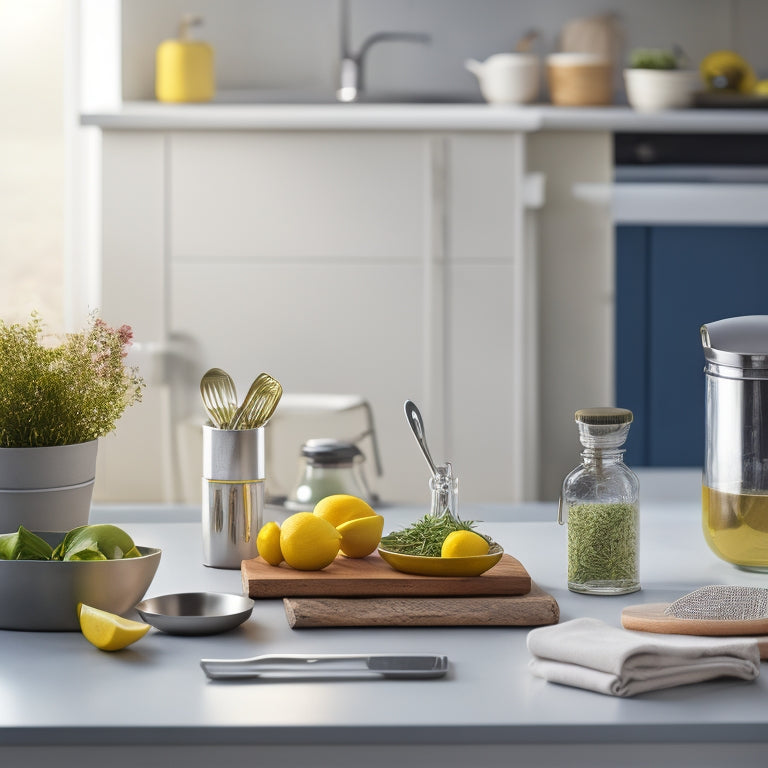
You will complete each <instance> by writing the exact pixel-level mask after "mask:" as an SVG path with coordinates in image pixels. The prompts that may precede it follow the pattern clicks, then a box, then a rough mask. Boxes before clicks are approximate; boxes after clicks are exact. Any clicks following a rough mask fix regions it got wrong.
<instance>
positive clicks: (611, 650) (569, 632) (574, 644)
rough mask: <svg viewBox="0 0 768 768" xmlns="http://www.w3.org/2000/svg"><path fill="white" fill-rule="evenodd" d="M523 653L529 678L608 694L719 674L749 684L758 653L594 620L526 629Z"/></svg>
mask: <svg viewBox="0 0 768 768" xmlns="http://www.w3.org/2000/svg"><path fill="white" fill-rule="evenodd" d="M528 650H529V651H530V652H531V653H532V654H533V657H534V658H533V659H532V660H531V662H530V668H531V670H532V671H533V673H534V674H535V675H538V676H539V677H543V678H545V679H546V680H549V681H550V682H553V683H562V684H563V685H573V686H576V687H577V688H586V689H588V690H590V691H597V692H598V693H605V694H608V695H611V696H634V695H635V694H637V693H645V692H647V691H655V690H659V689H661V688H672V687H673V686H676V685H686V684H688V683H698V682H701V681H702V680H712V679H713V678H716V677H723V676H726V677H739V678H742V679H743V680H754V679H755V678H756V677H757V676H758V674H760V652H759V649H758V646H757V641H756V640H754V639H752V638H743V637H730V638H726V637H722V638H721V637H691V636H689V635H657V634H652V633H648V632H630V631H628V630H626V629H619V628H618V627H612V626H609V625H608V624H606V623H605V622H602V621H599V620H597V619H573V620H571V621H566V622H563V623H562V624H556V625H554V626H551V627H540V628H539V629H534V630H531V631H530V632H529V633H528Z"/></svg>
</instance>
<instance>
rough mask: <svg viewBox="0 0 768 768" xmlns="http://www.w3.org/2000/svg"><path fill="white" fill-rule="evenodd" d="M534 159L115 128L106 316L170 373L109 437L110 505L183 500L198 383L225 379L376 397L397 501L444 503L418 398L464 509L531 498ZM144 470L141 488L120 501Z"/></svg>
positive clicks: (105, 477) (104, 485) (461, 141)
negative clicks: (437, 494) (433, 491)
mask: <svg viewBox="0 0 768 768" xmlns="http://www.w3.org/2000/svg"><path fill="white" fill-rule="evenodd" d="M523 142H524V137H523V136H522V135H520V134H516V133H499V134H493V133H484V134H473V133H459V134H452V133H446V134H438V133H429V132H386V133H383V132H375V131H371V132H369V131H340V132H310V131H296V132H269V131H219V130H217V131H172V132H141V131H136V132H132V131H114V130H105V131H104V136H103V155H104V161H103V201H104V207H103V222H102V230H103V253H102V257H103V267H102V279H103V295H102V311H103V313H104V315H105V317H106V318H107V319H109V320H111V321H113V322H130V323H132V324H133V325H134V326H135V328H136V333H137V339H138V340H139V342H143V343H144V345H145V346H144V349H145V350H146V349H147V348H148V347H147V345H149V349H150V350H160V354H161V355H162V354H166V357H167V359H166V362H169V365H168V366H167V369H166V371H165V376H166V378H165V379H163V378H162V377H160V378H158V380H157V381H155V382H153V383H152V384H151V385H150V386H149V387H148V391H147V397H146V398H145V400H146V402H145V403H143V404H140V405H138V406H137V407H136V408H134V409H132V410H133V411H134V412H133V413H130V414H129V416H128V417H126V418H125V419H124V422H126V423H125V424H121V428H120V430H119V432H118V435H117V437H115V438H110V440H109V441H105V445H104V446H103V450H102V452H101V453H102V454H103V457H102V458H101V459H100V460H101V461H102V463H103V472H102V473H101V474H100V475H99V486H98V487H97V491H96V494H97V497H101V498H134V499H135V498H147V499H152V498H155V499H157V498H165V499H166V500H173V499H178V498H179V497H180V495H181V494H182V487H183V484H182V480H183V478H184V477H187V476H189V475H192V476H197V475H199V466H198V464H199V457H196V455H195V450H194V447H193V448H192V449H191V450H190V446H188V445H181V444H179V439H180V437H179V436H180V434H182V432H181V431H180V430H179V429H178V425H179V424H180V423H182V422H184V421H188V420H190V419H192V420H196V419H199V420H200V421H202V419H203V413H202V406H201V405H200V404H199V397H198V396H197V385H198V382H199V378H200V375H201V374H202V372H203V371H204V370H206V369H207V368H208V367H211V366H213V365H217V366H220V367H223V368H226V369H227V370H229V371H230V372H231V373H232V374H233V376H234V378H235V380H236V382H237V383H238V388H239V389H241V390H243V391H244V389H245V388H246V387H247V386H248V384H249V383H250V381H251V380H252V379H253V378H254V377H255V376H256V375H257V374H258V373H260V372H261V371H268V372H270V373H271V374H272V375H274V376H276V377H277V378H278V379H279V380H280V381H281V382H282V384H283V387H284V389H285V391H286V392H293V393H305V392H317V393H354V394H359V395H362V396H363V397H365V398H366V399H367V400H369V401H370V403H371V404H372V406H373V412H374V416H375V419H376V430H377V434H378V438H379V443H380V446H381V453H382V462H383V468H384V477H383V478H382V479H381V481H380V482H379V483H378V490H379V492H380V495H381V496H382V498H383V499H385V500H391V501H407V500H410V501H421V500H423V501H424V503H425V504H426V503H427V493H428V489H427V479H428V475H427V468H426V465H425V464H424V461H423V459H422V458H421V456H420V454H419V451H418V447H417V446H416V443H415V441H414V439H413V436H412V435H411V433H410V430H409V429H408V426H407V424H406V421H405V417H404V415H403V410H402V406H403V401H404V400H406V399H408V398H410V399H412V400H414V401H415V402H416V403H417V404H418V405H419V407H420V409H421V411H422V413H423V415H424V418H425V421H426V425H427V431H428V435H427V436H428V440H429V442H430V445H431V447H432V450H433V454H434V455H435V458H436V459H437V460H445V459H448V460H451V461H452V462H453V464H454V469H455V471H456V473H457V474H458V476H459V479H460V500H461V499H462V498H465V499H467V500H471V501H477V502H481V501H518V500H521V499H525V498H532V497H534V495H535V493H536V486H535V482H536V481H535V477H536V467H535V455H531V453H532V452H531V451H529V450H527V448H529V447H530V442H528V441H529V435H528V434H526V433H527V432H528V431H529V428H528V426H527V424H528V420H529V418H530V414H531V413H532V412H533V405H534V401H535V386H532V382H531V380H530V376H529V374H530V370H529V369H528V364H529V363H530V357H529V350H527V349H526V348H524V345H523V344H521V341H522V340H525V339H526V337H527V339H528V341H529V342H532V343H535V327H533V326H534V325H535V324H534V323H533V321H532V319H531V318H532V317H533V310H534V309H535V298H534V295H533V293H532V292H531V291H530V282H529V277H530V275H529V272H530V266H531V262H530V259H531V257H532V255H531V253H530V250H529V249H528V250H527V249H526V242H527V239H526V227H529V226H530V221H529V220H528V218H527V217H526V215H525V205H524V201H523V199H522V190H523V178H524V173H525V168H524V162H523V157H524V152H523ZM138 266H140V267H141V269H140V270H137V269H136V267H138ZM182 348H183V350H184V351H183V352H179V351H178V350H180V349H182ZM320 436H323V435H316V434H306V435H304V437H305V438H309V437H320ZM291 450H292V451H293V454H295V455H296V456H297V455H298V446H295V447H292V448H291ZM138 452H141V456H142V459H141V462H142V471H141V484H140V485H139V484H137V478H136V477H134V478H133V481H132V483H131V487H130V488H128V487H121V486H120V480H119V478H118V475H119V472H118V471H117V470H118V467H120V466H121V465H122V466H123V467H124V466H125V463H124V462H130V461H132V460H133V457H134V456H136V455H137V453H138ZM180 461H184V462H185V463H184V466H181V465H180ZM273 469H274V471H275V472H277V471H278V464H277V462H276V463H275V465H274V467H273ZM267 470H268V474H269V471H270V467H269V465H268V468H267ZM280 471H282V472H286V471H287V472H292V471H293V464H291V466H290V467H288V468H287V470H286V468H285V467H281V469H280ZM369 474H370V468H369ZM284 479H285V477H283V478H281V480H283V481H284ZM193 487H194V486H193ZM188 500H191V499H188Z"/></svg>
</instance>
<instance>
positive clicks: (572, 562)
mask: <svg viewBox="0 0 768 768" xmlns="http://www.w3.org/2000/svg"><path fill="white" fill-rule="evenodd" d="M637 531H638V509H637V505H635V504H630V503H626V502H613V503H580V504H574V505H573V506H572V507H570V508H569V509H568V581H569V582H572V583H575V584H588V583H594V582H624V581H626V582H633V581H636V580H637V578H638V573H637V572H638V535H637Z"/></svg>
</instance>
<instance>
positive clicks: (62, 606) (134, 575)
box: [0, 532, 160, 631]
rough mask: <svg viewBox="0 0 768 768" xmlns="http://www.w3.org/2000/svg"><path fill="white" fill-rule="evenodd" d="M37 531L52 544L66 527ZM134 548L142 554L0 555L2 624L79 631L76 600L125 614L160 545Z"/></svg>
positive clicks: (151, 571) (143, 587)
mask: <svg viewBox="0 0 768 768" xmlns="http://www.w3.org/2000/svg"><path fill="white" fill-rule="evenodd" d="M37 535H38V536H41V537H42V538H44V539H45V540H46V541H47V542H48V543H49V544H50V545H51V546H54V547H55V546H56V545H57V544H58V543H59V542H60V541H61V540H62V539H63V538H64V536H65V532H55V533H48V532H46V533H42V532H41V533H38V534H37ZM138 549H139V552H141V557H130V558H127V559H124V560H88V561H83V562H74V561H70V560H68V561H65V562H61V561H53V560H0V629H20V630H30V631H72V630H78V629H80V623H79V621H78V619H77V604H78V603H85V604H86V605H91V606H93V607H94V608H100V609H101V610H103V611H109V612H110V613H117V614H124V613H127V612H128V611H130V610H131V609H132V608H133V606H134V605H136V603H137V602H138V601H139V600H141V598H142V597H144V594H145V593H146V591H147V589H149V585H150V584H151V583H152V579H153V578H154V577H155V572H156V571H157V566H158V565H159V564H160V550H159V549H155V548H153V547H138Z"/></svg>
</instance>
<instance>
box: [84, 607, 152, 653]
mask: <svg viewBox="0 0 768 768" xmlns="http://www.w3.org/2000/svg"><path fill="white" fill-rule="evenodd" d="M77 613H78V616H79V618H80V630H81V631H82V633H83V635H84V636H85V639H86V640H87V641H88V642H89V643H91V644H92V645H95V646H96V647H97V648H99V649H101V650H102V651H119V650H120V649H122V648H126V647H128V646H129V645H131V643H135V642H136V641H137V640H140V639H141V638H142V637H144V635H146V634H147V632H149V624H144V623H142V622H140V621H132V620H131V619H124V618H123V617H122V616H118V615H116V614H114V613H108V612H107V611H102V610H100V609H99V608H93V607H92V606H90V605H83V603H80V604H79V605H78V606H77Z"/></svg>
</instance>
